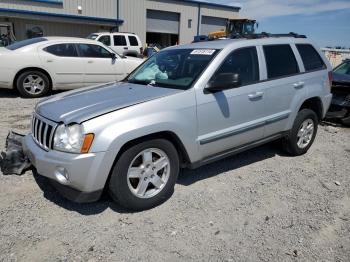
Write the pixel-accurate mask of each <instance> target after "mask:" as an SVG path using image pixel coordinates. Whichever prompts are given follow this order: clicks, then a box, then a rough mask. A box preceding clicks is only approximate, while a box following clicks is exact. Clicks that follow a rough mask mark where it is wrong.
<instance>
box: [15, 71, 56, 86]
mask: <svg viewBox="0 0 350 262" xmlns="http://www.w3.org/2000/svg"><path fill="white" fill-rule="evenodd" d="M26 71H39V72H41V73H43V74H45V75H46V76H47V78H48V79H49V82H50V86H49V88H50V89H51V90H52V88H53V81H52V78H51V75H50V74H49V72H47V71H46V70H45V69H42V68H40V67H25V68H22V69H21V70H19V71H18V72H17V73H16V75H15V77H14V79H13V83H12V86H13V89H17V80H18V78H19V76H20V75H21V74H22V73H24V72H26Z"/></svg>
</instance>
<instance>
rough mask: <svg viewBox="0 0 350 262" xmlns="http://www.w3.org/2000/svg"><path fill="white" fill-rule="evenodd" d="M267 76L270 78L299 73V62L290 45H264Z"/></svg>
mask: <svg viewBox="0 0 350 262" xmlns="http://www.w3.org/2000/svg"><path fill="white" fill-rule="evenodd" d="M264 53H265V60H266V68H267V76H268V78H269V79H271V78H278V77H283V76H290V75H294V74H297V73H299V68H298V63H297V60H296V59H295V56H294V53H293V50H292V48H291V47H290V45H267V46H264Z"/></svg>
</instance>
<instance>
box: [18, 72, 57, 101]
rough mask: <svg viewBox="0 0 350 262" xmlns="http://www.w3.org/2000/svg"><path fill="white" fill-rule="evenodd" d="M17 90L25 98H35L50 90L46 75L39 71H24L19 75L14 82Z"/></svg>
mask: <svg viewBox="0 0 350 262" xmlns="http://www.w3.org/2000/svg"><path fill="white" fill-rule="evenodd" d="M16 86H17V90H18V92H19V93H20V94H21V95H22V96H23V97H27V98H37V97H42V96H44V95H46V94H47V93H48V92H49V90H50V88H51V87H50V80H49V78H48V76H47V75H46V74H44V73H42V72H40V71H31V70H30V71H25V72H23V73H21V74H20V75H19V77H18V78H17V82H16Z"/></svg>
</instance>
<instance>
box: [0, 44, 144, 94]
mask: <svg viewBox="0 0 350 262" xmlns="http://www.w3.org/2000/svg"><path fill="white" fill-rule="evenodd" d="M142 62H143V60H142V59H139V58H133V57H124V56H120V55H118V54H116V53H115V52H114V51H113V50H111V49H109V48H108V47H107V46H105V45H103V44H102V43H99V42H97V41H93V40H87V39H81V38H70V37H39V38H33V39H28V40H24V41H20V42H16V43H14V44H12V45H9V46H7V47H5V48H0V87H2V88H11V89H17V90H18V91H19V93H20V94H21V95H22V96H24V97H32V98H34V97H41V96H44V95H46V94H48V93H49V92H50V91H51V90H55V89H72V88H79V87H84V86H91V85H96V84H101V83H107V82H113V81H120V80H122V79H124V78H125V77H126V76H127V75H128V74H129V73H131V72H132V71H133V70H134V69H135V68H136V67H138V66H139V65H140V64H141V63H142Z"/></svg>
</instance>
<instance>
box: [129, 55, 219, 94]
mask: <svg viewBox="0 0 350 262" xmlns="http://www.w3.org/2000/svg"><path fill="white" fill-rule="evenodd" d="M218 52H219V51H218V50H214V49H176V50H164V51H162V52H159V53H158V54H156V55H154V56H152V57H151V58H149V59H148V60H147V61H146V62H145V63H144V64H143V65H142V66H141V67H139V68H138V69H137V70H136V71H135V72H134V73H132V74H131V75H130V76H129V78H127V80H126V81H128V82H129V83H136V84H142V85H153V86H158V87H165V88H174V89H182V90H186V89H189V88H190V87H191V86H192V84H193V83H194V82H195V81H196V80H197V78H198V77H199V76H200V75H201V73H202V72H203V71H204V70H205V69H206V68H207V66H208V65H209V63H210V62H211V61H212V60H213V58H214V57H215V56H216V54H217V53H218Z"/></svg>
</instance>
